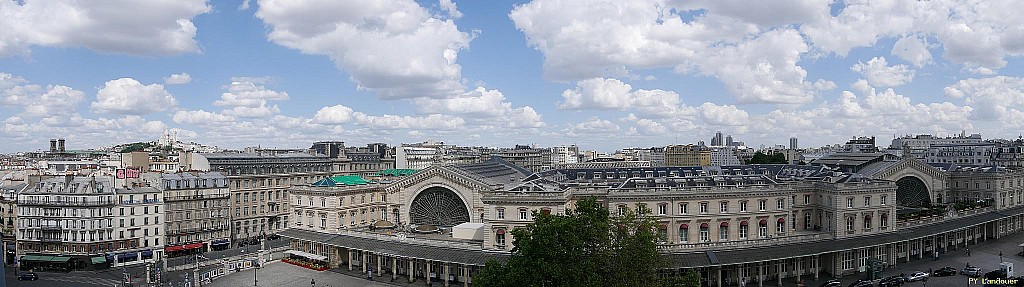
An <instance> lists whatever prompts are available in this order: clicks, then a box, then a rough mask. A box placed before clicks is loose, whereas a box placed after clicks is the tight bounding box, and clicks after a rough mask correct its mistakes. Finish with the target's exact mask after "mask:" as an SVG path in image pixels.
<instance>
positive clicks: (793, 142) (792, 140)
mask: <svg viewBox="0 0 1024 287" xmlns="http://www.w3.org/2000/svg"><path fill="white" fill-rule="evenodd" d="M797 148H798V146H797V145H796V137H791V138H789V149H797Z"/></svg>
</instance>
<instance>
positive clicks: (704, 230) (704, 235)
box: [700, 222, 711, 242]
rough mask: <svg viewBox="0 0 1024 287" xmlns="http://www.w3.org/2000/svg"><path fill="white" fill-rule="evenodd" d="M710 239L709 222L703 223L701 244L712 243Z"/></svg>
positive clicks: (701, 226) (701, 225)
mask: <svg viewBox="0 0 1024 287" xmlns="http://www.w3.org/2000/svg"><path fill="white" fill-rule="evenodd" d="M708 237H709V236H708V223H707V222H705V223H701V224H700V242H708V241H711V240H710V239H708Z"/></svg>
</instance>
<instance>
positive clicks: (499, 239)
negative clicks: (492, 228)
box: [494, 229, 505, 246]
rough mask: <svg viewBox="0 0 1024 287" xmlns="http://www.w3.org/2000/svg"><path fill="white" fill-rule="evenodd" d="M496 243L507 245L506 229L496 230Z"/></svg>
mask: <svg viewBox="0 0 1024 287" xmlns="http://www.w3.org/2000/svg"><path fill="white" fill-rule="evenodd" d="M494 244H495V245H498V246H505V230H504V229H498V231H496V232H495V236H494Z"/></svg>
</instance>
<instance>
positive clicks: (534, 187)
mask: <svg viewBox="0 0 1024 287" xmlns="http://www.w3.org/2000/svg"><path fill="white" fill-rule="evenodd" d="M356 178H358V177H355V178H352V177H349V178H345V177H334V178H329V179H325V180H322V181H319V182H317V183H314V184H312V185H302V186H292V187H291V188H290V189H289V193H290V198H289V201H290V204H291V207H292V211H291V212H292V215H293V216H292V218H293V219H294V220H293V221H292V222H291V224H290V226H291V228H289V229H288V230H285V231H283V232H281V233H280V235H282V236H285V237H288V238H291V239H292V243H291V244H292V249H294V250H293V252H292V253H293V254H297V255H299V256H300V257H305V259H307V260H313V261H320V262H322V263H326V264H330V265H332V266H342V267H343V268H349V269H350V270H360V271H362V272H364V273H367V272H372V273H373V274H374V275H375V276H387V277H391V279H393V280H394V279H397V278H408V280H410V281H413V280H426V278H433V280H436V281H443V282H444V285H445V286H448V285H469V284H471V283H472V277H473V275H474V274H476V272H477V271H478V270H479V268H481V267H482V266H483V265H484V264H485V263H486V262H487V261H488V260H490V259H499V260H501V259H503V258H505V257H507V256H508V254H509V253H508V252H509V251H510V250H511V249H512V242H513V241H514V238H512V234H511V232H509V231H510V230H512V229H514V228H518V227H523V226H526V225H527V224H529V223H530V222H532V216H533V211H538V212H548V213H555V214H562V213H564V212H565V210H566V209H571V208H573V206H574V204H575V202H576V201H577V200H580V199H582V198H585V197H590V196H593V197H596V198H597V199H598V200H599V202H601V203H602V204H603V205H605V206H607V208H608V210H609V212H610V213H611V214H612V215H616V214H621V213H623V212H625V211H626V210H627V209H632V210H637V209H639V207H640V206H645V207H646V208H647V209H649V210H650V211H651V214H650V216H652V217H653V218H655V219H656V220H657V221H658V222H659V223H660V229H659V232H660V235H661V245H660V247H659V248H660V249H661V251H662V252H663V253H664V254H665V255H666V257H667V258H668V259H669V260H670V262H671V264H672V265H671V266H672V268H673V269H679V270H683V269H695V270H698V271H699V273H700V274H701V280H702V282H703V284H704V285H706V286H722V285H723V284H735V283H736V282H739V281H740V280H742V281H745V282H747V284H750V285H748V286H755V285H753V284H757V286H761V285H762V284H763V283H764V282H772V281H775V282H776V283H778V284H781V283H782V282H783V281H784V280H790V281H798V280H801V278H818V277H821V276H842V275H847V274H853V273H857V272H863V271H866V270H871V269H872V268H878V267H880V266H896V265H898V264H900V263H904V262H907V261H909V260H914V259H921V258H925V257H931V256H934V253H936V252H938V253H945V252H948V251H950V250H955V249H959V248H964V247H966V246H969V245H972V244H977V243H978V242H981V241H986V240H988V239H990V238H998V237H1000V236H1004V235H1006V234H1010V233H1015V232H1017V231H1019V230H1021V228H1022V226H1021V222H1022V219H1024V216H1022V214H1024V203H1022V200H1024V183H1022V179H1024V172H1021V171H1017V170H1010V169H1006V168H1002V167H996V166H958V165H955V164H926V163H923V162H921V161H918V160H915V159H910V158H908V159H900V158H894V157H892V156H891V155H886V154H880V153H876V154H842V155H836V156H832V157H828V158H822V159H821V160H819V161H816V162H815V163H814V165H740V166H722V167H613V166H609V167H607V168H605V167H601V166H599V165H598V166H588V167H587V168H571V169H553V170H547V171H543V172H539V173H533V172H530V171H528V170H526V169H524V168H521V167H518V166H515V165H513V164H511V163H509V162H507V161H504V160H502V159H500V158H492V159H490V160H487V161H484V162H481V163H475V164H464V165H448V166H433V167H429V168H426V169H423V170H420V171H417V172H415V173H411V174H402V175H400V176H389V177H383V178H381V179H379V180H376V181H362V180H361V178H360V179H358V180H357V179H356ZM445 279H447V280H445Z"/></svg>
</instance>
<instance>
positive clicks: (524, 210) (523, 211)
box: [519, 209, 526, 220]
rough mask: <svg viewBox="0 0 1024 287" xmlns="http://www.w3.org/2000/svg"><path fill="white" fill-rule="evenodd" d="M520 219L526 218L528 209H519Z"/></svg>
mask: <svg viewBox="0 0 1024 287" xmlns="http://www.w3.org/2000/svg"><path fill="white" fill-rule="evenodd" d="M519 220H526V209H520V210H519Z"/></svg>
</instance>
